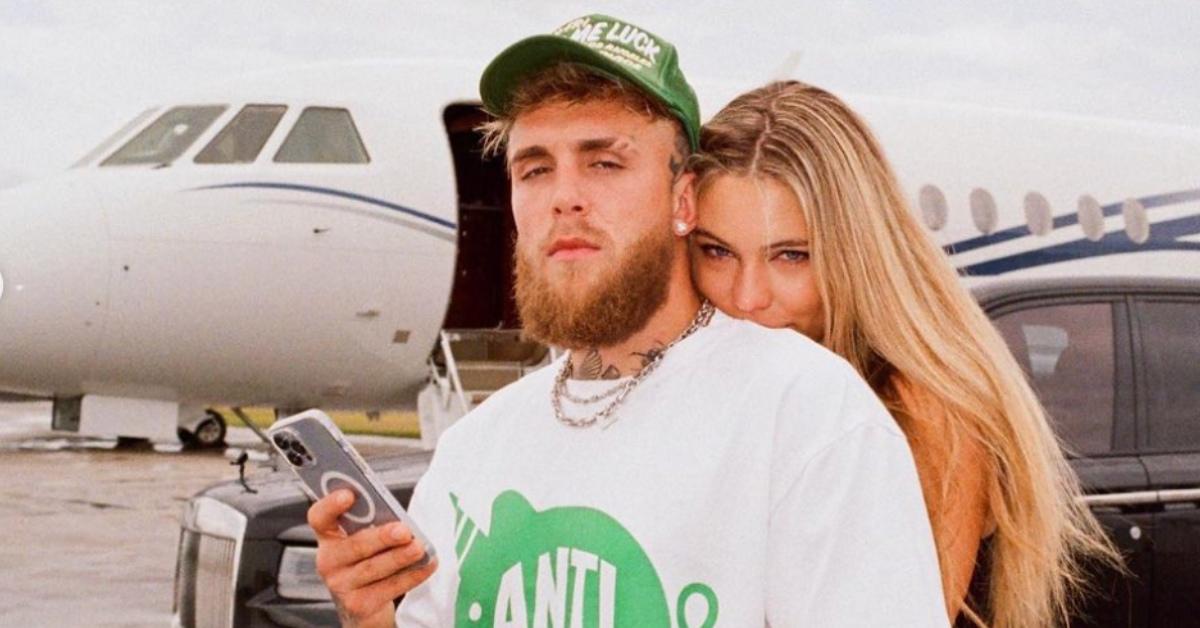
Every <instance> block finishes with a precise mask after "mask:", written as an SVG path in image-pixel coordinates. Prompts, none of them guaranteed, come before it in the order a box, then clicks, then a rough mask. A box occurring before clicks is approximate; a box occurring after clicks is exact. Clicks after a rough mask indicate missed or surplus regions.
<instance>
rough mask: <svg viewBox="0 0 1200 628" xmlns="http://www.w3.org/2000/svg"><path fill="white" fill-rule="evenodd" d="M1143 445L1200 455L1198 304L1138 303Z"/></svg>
mask: <svg viewBox="0 0 1200 628" xmlns="http://www.w3.org/2000/svg"><path fill="white" fill-rule="evenodd" d="M1137 318H1138V328H1139V331H1140V332H1141V338H1142V359H1143V364H1144V366H1143V368H1144V369H1145V377H1144V378H1143V381H1144V382H1145V383H1146V387H1147V389H1146V393H1145V394H1146V414H1147V418H1146V423H1147V430H1146V431H1147V432H1148V434H1147V436H1146V441H1147V444H1148V445H1149V447H1150V449H1153V450H1158V451H1162V450H1175V451H1178V450H1180V449H1186V450H1189V451H1200V413H1198V412H1197V408H1200V370H1197V369H1196V365H1197V364H1200V302H1196V301H1191V302H1188V301H1141V302H1139V303H1138V304H1137Z"/></svg>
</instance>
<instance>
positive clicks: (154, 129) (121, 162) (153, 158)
mask: <svg viewBox="0 0 1200 628" xmlns="http://www.w3.org/2000/svg"><path fill="white" fill-rule="evenodd" d="M225 109H226V107H225V105H206V106H188V107H174V108H172V109H168V110H167V112H166V113H164V114H162V115H161V116H159V117H158V119H157V120H155V121H154V122H152V123H150V126H148V127H146V128H145V129H143V130H142V132H141V133H138V134H137V135H135V136H133V139H131V140H129V141H128V142H126V143H125V145H124V146H122V147H121V148H120V149H118V150H117V152H115V153H113V154H112V155H111V156H110V157H109V158H108V159H105V160H104V161H103V162H102V163H101V164H100V165H101V166H131V165H137V164H156V165H167V164H170V163H171V162H173V161H175V159H177V158H178V157H179V156H180V155H182V154H183V151H185V150H187V149H188V147H189V146H191V145H192V142H195V141H196V138H197V137H200V134H201V133H203V132H204V131H205V129H207V128H208V127H209V126H211V125H212V123H213V121H214V120H216V119H217V117H218V116H220V115H221V113H222V112H224V111H225Z"/></svg>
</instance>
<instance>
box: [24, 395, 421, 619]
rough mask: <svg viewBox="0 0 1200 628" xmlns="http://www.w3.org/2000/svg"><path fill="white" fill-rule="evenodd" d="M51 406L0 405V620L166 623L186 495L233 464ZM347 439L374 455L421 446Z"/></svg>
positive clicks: (237, 433)
mask: <svg viewBox="0 0 1200 628" xmlns="http://www.w3.org/2000/svg"><path fill="white" fill-rule="evenodd" d="M49 412H50V406H49V404H45V403H9V404H0V478H2V480H0V531H2V534H3V535H4V538H3V540H2V541H0V626H30V627H43V626H44V627H57V626H97V627H100V626H122V627H126V626H129V627H135V626H138V627H140V626H157V627H162V626H169V625H170V623H171V600H172V589H173V584H174V569H175V551H176V544H177V542H178V536H179V515H180V512H181V510H182V507H183V504H184V502H186V501H187V499H188V498H189V497H190V496H191V495H193V494H194V493H196V492H198V491H199V490H201V489H202V488H204V487H206V486H208V485H210V484H213V483H216V482H220V481H224V480H228V479H235V478H236V477H237V467H235V466H232V465H231V464H230V460H229V459H228V457H227V454H226V453H225V452H221V451H208V452H191V451H178V447H172V446H159V447H157V448H150V447H143V448H140V449H121V448H117V447H116V443H115V441H111V440H101V439H90V438H82V437H79V436H77V435H72V434H66V433H61V432H52V431H50V429H49V425H50V418H49ZM351 440H352V441H354V442H355V445H356V447H358V448H359V450H360V451H362V452H363V454H364V455H367V456H370V455H374V454H379V453H386V452H390V451H404V450H411V449H412V448H414V447H415V441H412V440H408V439H387V438H382V437H351ZM227 441H228V442H229V444H230V446H231V447H238V448H246V449H247V450H249V451H252V452H257V453H258V455H255V456H254V457H255V458H265V457H266V456H265V453H264V452H265V446H263V445H262V444H261V443H259V442H258V440H257V438H256V437H255V436H254V434H253V433H252V432H251V431H250V430H249V429H246V428H235V427H230V429H229V433H228V436H227ZM246 470H247V474H248V475H252V474H254V473H257V472H263V471H260V470H258V469H257V468H256V464H255V463H254V462H251V463H250V464H249V465H247V468H246Z"/></svg>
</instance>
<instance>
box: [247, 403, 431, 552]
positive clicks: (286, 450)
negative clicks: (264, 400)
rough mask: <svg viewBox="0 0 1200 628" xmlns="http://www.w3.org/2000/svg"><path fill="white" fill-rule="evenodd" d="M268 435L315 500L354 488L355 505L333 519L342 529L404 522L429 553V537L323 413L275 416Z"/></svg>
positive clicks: (351, 532) (315, 411) (311, 411)
mask: <svg viewBox="0 0 1200 628" xmlns="http://www.w3.org/2000/svg"><path fill="white" fill-rule="evenodd" d="M267 434H268V436H269V437H270V439H271V444H272V446H274V447H275V449H276V451H278V452H279V454H280V455H281V456H283V458H284V460H286V461H287V464H288V466H290V467H291V468H292V471H293V472H295V474H296V475H297V476H298V477H299V478H300V485H301V488H302V489H304V492H305V493H307V494H308V496H309V497H310V498H312V499H313V500H314V501H316V500H318V499H320V498H322V497H324V496H326V495H328V494H329V493H330V492H332V491H336V490H338V489H342V488H347V489H350V490H351V491H353V492H354V494H355V500H354V507H353V508H351V509H350V510H349V511H348V512H346V513H345V514H344V515H342V516H341V517H339V518H338V523H340V524H341V526H342V529H343V530H345V531H346V534H354V533H355V532H357V531H359V530H361V529H363V528H366V527H370V526H381V525H386V524H388V523H391V522H393V521H403V522H404V524H405V525H407V526H408V528H409V529H410V530H412V533H413V536H414V537H416V538H417V539H418V540H420V541H421V543H422V544H423V545H424V546H425V551H426V552H428V554H429V557H433V555H434V548H433V546H432V545H430V543H429V540H428V539H427V538H426V537H425V535H424V534H423V533H422V532H421V530H420V529H419V528H418V527H417V526H416V524H415V523H414V522H413V521H412V519H411V518H409V516H408V513H407V512H405V511H404V508H403V507H402V506H400V502H398V501H396V498H395V497H394V496H392V493H391V491H389V490H388V489H387V486H386V485H384V484H383V482H382V481H380V480H379V477H378V476H377V475H375V472H374V471H372V470H371V467H369V466H368V465H367V463H366V461H365V460H363V458H362V456H360V455H359V453H358V452H357V451H356V450H355V449H354V446H353V445H351V444H350V442H349V441H348V440H346V437H345V435H343V434H342V431H341V430H340V429H338V427H337V425H335V424H334V423H333V421H331V420H330V419H329V416H328V415H326V414H325V413H324V412H321V411H320V410H306V411H304V412H301V413H300V414H297V415H294V416H290V417H288V418H286V419H282V420H279V421H276V422H275V424H273V425H272V426H271V427H270V428H269V429H268V430H267Z"/></svg>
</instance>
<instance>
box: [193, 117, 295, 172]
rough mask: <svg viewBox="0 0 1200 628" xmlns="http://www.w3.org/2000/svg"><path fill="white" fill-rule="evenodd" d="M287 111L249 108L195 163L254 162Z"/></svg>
mask: <svg viewBox="0 0 1200 628" xmlns="http://www.w3.org/2000/svg"><path fill="white" fill-rule="evenodd" d="M286 111H287V107H285V106H284V105H246V106H245V107H243V108H242V110H241V111H239V112H238V114H237V115H236V116H234V117H233V120H230V121H229V124H227V125H225V128H223V129H221V132H220V133H217V136H216V137H214V138H213V140H212V141H211V142H209V143H208V146H205V147H204V150H202V151H200V154H198V155H196V159H195V161H196V163H198V164H248V163H253V162H254V159H255V158H256V157H258V152H259V151H261V150H262V147H263V145H264V144H266V143H267V140H268V139H270V137H271V132H272V131H274V130H275V126H276V125H278V124H279V119H280V118H282V117H283V114H284V112H286Z"/></svg>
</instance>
